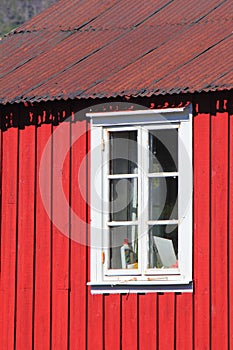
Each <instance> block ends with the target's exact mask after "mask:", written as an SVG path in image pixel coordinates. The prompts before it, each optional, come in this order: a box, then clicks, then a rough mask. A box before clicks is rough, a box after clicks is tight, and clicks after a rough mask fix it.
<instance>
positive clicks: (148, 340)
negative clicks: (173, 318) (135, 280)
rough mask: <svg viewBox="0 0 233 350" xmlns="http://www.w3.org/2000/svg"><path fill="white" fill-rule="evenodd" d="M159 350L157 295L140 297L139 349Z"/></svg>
mask: <svg viewBox="0 0 233 350" xmlns="http://www.w3.org/2000/svg"><path fill="white" fill-rule="evenodd" d="M145 348H146V349H154V350H156V348H157V294H154V293H153V294H146V295H139V349H140V350H143V349H145Z"/></svg>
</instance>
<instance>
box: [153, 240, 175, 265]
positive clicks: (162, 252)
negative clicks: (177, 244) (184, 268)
mask: <svg viewBox="0 0 233 350" xmlns="http://www.w3.org/2000/svg"><path fill="white" fill-rule="evenodd" d="M153 238H154V242H155V245H156V248H157V250H158V254H159V257H160V260H161V263H162V265H163V267H165V268H166V267H167V268H169V267H170V268H171V267H175V266H176V265H177V259H176V254H175V250H174V247H173V243H172V240H171V239H166V238H162V237H157V236H154V237H153Z"/></svg>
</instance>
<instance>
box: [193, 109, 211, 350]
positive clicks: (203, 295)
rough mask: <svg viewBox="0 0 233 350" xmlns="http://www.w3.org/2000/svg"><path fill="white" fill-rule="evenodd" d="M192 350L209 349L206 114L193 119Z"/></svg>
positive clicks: (208, 177) (208, 222) (208, 227)
mask: <svg viewBox="0 0 233 350" xmlns="http://www.w3.org/2000/svg"><path fill="white" fill-rule="evenodd" d="M193 130H194V142H193V147H194V169H193V170H194V225H193V228H194V233H193V255H194V262H193V267H194V349H206V350H207V349H210V115H209V114H201V113H199V114H198V115H197V116H196V117H195V118H194V129H193Z"/></svg>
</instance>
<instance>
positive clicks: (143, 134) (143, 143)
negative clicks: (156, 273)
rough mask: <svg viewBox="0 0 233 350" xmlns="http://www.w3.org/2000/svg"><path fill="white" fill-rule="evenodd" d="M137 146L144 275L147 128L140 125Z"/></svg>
mask: <svg viewBox="0 0 233 350" xmlns="http://www.w3.org/2000/svg"><path fill="white" fill-rule="evenodd" d="M139 148H140V164H139V169H140V176H139V178H140V181H141V184H140V185H141V187H140V189H141V198H140V199H141V200H140V205H141V208H140V209H141V210H140V217H139V225H140V229H139V231H140V239H139V241H140V247H141V251H140V257H141V272H142V275H144V272H145V270H146V266H147V254H148V234H147V232H148V224H147V221H148V178H147V171H148V166H149V164H148V162H149V157H148V130H146V129H145V128H143V127H140V141H139Z"/></svg>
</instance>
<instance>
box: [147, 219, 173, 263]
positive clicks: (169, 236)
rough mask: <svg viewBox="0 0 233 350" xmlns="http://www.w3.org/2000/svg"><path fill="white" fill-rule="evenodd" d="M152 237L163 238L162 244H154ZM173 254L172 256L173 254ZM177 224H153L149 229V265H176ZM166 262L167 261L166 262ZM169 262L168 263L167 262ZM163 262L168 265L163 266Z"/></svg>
mask: <svg viewBox="0 0 233 350" xmlns="http://www.w3.org/2000/svg"><path fill="white" fill-rule="evenodd" d="M154 237H159V238H162V239H164V242H163V241H162V243H164V245H161V246H159V244H157V245H156V240H155V239H154ZM173 255H174V256H173ZM177 258H178V226H177V225H155V226H151V227H150V229H149V267H150V268H162V267H177ZM167 262H168V263H167ZM169 262H170V263H169ZM164 264H166V265H168V266H164Z"/></svg>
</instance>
